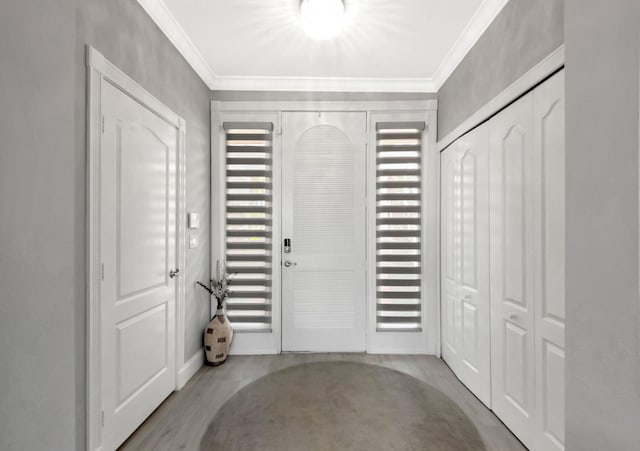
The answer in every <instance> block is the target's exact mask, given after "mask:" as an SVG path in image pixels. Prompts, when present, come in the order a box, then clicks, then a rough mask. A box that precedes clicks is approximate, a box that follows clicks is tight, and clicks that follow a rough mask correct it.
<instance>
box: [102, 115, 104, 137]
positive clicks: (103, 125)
mask: <svg viewBox="0 0 640 451" xmlns="http://www.w3.org/2000/svg"><path fill="white" fill-rule="evenodd" d="M102 133H104V116H102Z"/></svg>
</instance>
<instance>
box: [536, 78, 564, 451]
mask: <svg viewBox="0 0 640 451" xmlns="http://www.w3.org/2000/svg"><path fill="white" fill-rule="evenodd" d="M533 111H534V148H535V149H536V152H537V153H538V155H539V158H540V159H541V172H540V182H539V183H540V185H539V189H540V193H541V196H540V199H539V202H538V204H537V208H538V209H539V210H538V211H539V213H538V214H537V215H536V217H537V219H538V221H539V222H538V223H537V224H536V227H537V228H538V230H539V234H538V238H539V242H538V243H537V244H536V249H537V250H538V251H539V254H538V259H539V260H538V262H537V264H538V267H539V272H540V275H541V277H540V278H541V281H542V283H541V284H540V288H539V293H538V294H537V296H536V361H537V363H538V364H537V365H536V384H537V387H536V393H537V403H538V406H539V410H540V411H539V414H538V415H537V421H536V448H537V449H544V450H550V451H551V450H556V451H558V450H563V449H564V399H565V388H564V387H565V383H564V381H565V378H564V360H565V353H564V344H565V343H564V333H565V299H564V291H565V290H564V273H565V271H564V267H565V265H564V261H565V260H564V239H565V236H564V233H565V232H564V231H565V222H564V211H565V209H564V199H565V190H564V180H565V177H564V173H565V166H564V142H565V133H564V131H565V123H564V71H563V72H560V73H559V74H557V75H555V76H554V77H552V78H551V79H549V80H548V81H547V82H545V83H544V84H542V85H541V86H540V87H539V88H538V89H536V91H534V109H533Z"/></svg>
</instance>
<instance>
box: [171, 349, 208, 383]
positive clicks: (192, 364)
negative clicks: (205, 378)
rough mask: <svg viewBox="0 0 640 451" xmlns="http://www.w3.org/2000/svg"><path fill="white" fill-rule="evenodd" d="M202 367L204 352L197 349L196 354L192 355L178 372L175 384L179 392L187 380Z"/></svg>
mask: <svg viewBox="0 0 640 451" xmlns="http://www.w3.org/2000/svg"><path fill="white" fill-rule="evenodd" d="M202 365H204V350H203V349H199V350H198V352H196V353H195V354H193V356H191V358H190V359H189V360H187V362H186V363H185V364H184V365H183V367H182V368H180V371H178V381H177V383H176V385H177V389H178V390H180V389H181V388H182V387H184V386H185V385H186V384H187V382H189V379H191V378H192V377H193V375H194V374H196V373H197V372H198V370H199V369H200V368H201V367H202Z"/></svg>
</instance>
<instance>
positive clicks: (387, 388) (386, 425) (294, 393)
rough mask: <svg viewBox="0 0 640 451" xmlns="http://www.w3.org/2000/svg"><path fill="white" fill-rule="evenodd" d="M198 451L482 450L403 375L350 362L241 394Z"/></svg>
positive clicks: (272, 377) (315, 366)
mask: <svg viewBox="0 0 640 451" xmlns="http://www.w3.org/2000/svg"><path fill="white" fill-rule="evenodd" d="M201 450H203V451H205V450H206V451H209V450H225V451H226V450H238V451H240V450H243V451H245V450H274V451H275V450H278V451H281V450H296V451H297V450H301V451H302V450H305V451H307V450H309V451H312V450H313V451H315V450H323V451H324V450H433V451H445V450H446V451H458V450H460V451H462V450H465V451H467V450H469V451H471V450H473V451H482V450H485V446H484V444H483V443H482V439H481V438H480V436H479V434H478V431H477V430H476V428H475V427H474V425H473V424H472V423H471V421H470V420H469V419H468V418H467V416H466V415H465V414H464V413H463V412H462V410H461V409H460V408H459V407H458V406H457V405H456V404H455V403H454V402H453V401H452V400H451V399H449V398H448V397H447V396H445V395H444V394H443V393H442V392H440V391H439V390H437V389H436V388H434V387H432V386H430V385H428V384H426V383H424V382H422V381H420V380H418V379H415V378H413V377H411V376H409V375H406V374H403V373H400V372H398V371H395V370H391V369H388V368H384V367H380V366H375V365H367V364H360V363H352V362H319V363H309V364H304V365H298V366H294V367H290V368H286V369H283V370H281V371H277V372H275V373H271V374H268V375H266V376H263V377H262V378H260V379H258V380H256V381H255V382H253V383H251V384H249V385H248V386H246V387H244V388H243V389H241V390H240V391H239V392H238V393H236V394H235V395H234V396H233V397H231V399H229V401H227V402H226V403H225V404H224V405H223V406H222V407H221V408H220V410H219V411H218V413H217V414H216V416H215V417H214V419H213V420H212V422H211V424H210V425H209V427H208V429H207V431H206V432H205V434H204V436H203V437H202V440H201Z"/></svg>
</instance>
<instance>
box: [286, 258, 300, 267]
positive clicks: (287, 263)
mask: <svg viewBox="0 0 640 451" xmlns="http://www.w3.org/2000/svg"><path fill="white" fill-rule="evenodd" d="M295 265H297V263H296V262H292V261H289V260H285V261H284V266H285V268H288V267H289V266H295Z"/></svg>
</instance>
